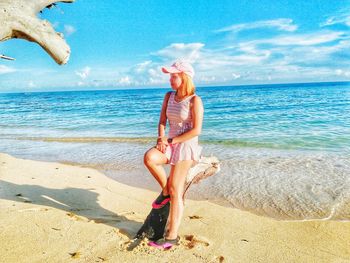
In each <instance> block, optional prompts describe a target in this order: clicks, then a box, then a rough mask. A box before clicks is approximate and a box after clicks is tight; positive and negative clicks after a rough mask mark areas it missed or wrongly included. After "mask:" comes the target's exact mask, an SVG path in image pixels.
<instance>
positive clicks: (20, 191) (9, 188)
mask: <svg viewBox="0 0 350 263" xmlns="http://www.w3.org/2000/svg"><path fill="white" fill-rule="evenodd" d="M94 190H95V189H93V188H91V189H79V188H64V189H54V188H46V187H42V186H39V185H35V184H33V185H18V184H14V183H10V182H6V181H1V180H0V199H6V200H11V201H15V202H22V203H32V204H35V205H42V206H49V207H53V208H56V209H60V210H63V211H66V212H67V213H66V215H67V217H70V218H71V219H73V220H77V221H88V222H89V221H94V222H95V223H97V224H105V225H108V226H112V227H115V228H118V229H119V232H120V233H121V234H123V235H126V236H127V237H128V238H130V239H132V238H133V237H134V236H135V235H136V232H137V231H138V229H139V228H140V227H141V226H142V222H137V221H133V220H130V219H128V218H127V217H126V215H128V214H134V212H133V211H132V210H130V211H127V212H125V213H123V214H122V215H118V214H116V213H113V212H112V211H109V210H107V209H105V208H103V207H101V206H100V204H99V203H98V196H99V194H98V193H96V192H94ZM110 201H111V202H116V201H117V200H110ZM24 210H25V209H24ZM29 210H30V209H29ZM38 210H40V211H45V208H44V207H43V209H38Z"/></svg>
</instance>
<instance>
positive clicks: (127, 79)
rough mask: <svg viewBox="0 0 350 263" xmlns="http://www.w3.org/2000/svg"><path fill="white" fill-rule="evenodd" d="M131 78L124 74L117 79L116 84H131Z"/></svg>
mask: <svg viewBox="0 0 350 263" xmlns="http://www.w3.org/2000/svg"><path fill="white" fill-rule="evenodd" d="M132 83H133V82H132V80H131V78H130V76H124V77H121V78H120V79H118V80H117V85H122V86H123V85H130V84H132Z"/></svg>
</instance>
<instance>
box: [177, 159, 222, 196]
mask: <svg viewBox="0 0 350 263" xmlns="http://www.w3.org/2000/svg"><path fill="white" fill-rule="evenodd" d="M219 171H220V162H219V160H218V158H217V157H215V156H211V157H202V158H201V159H200V160H199V162H198V164H197V165H195V166H194V167H192V168H191V169H190V171H189V172H188V175H187V177H186V183H185V191H184V194H183V196H184V197H185V194H186V192H187V191H188V189H189V188H190V186H191V185H192V184H198V183H199V182H200V181H201V180H203V179H205V178H207V177H209V176H212V175H214V174H216V173H218V172H219Z"/></svg>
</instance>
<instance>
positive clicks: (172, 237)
mask: <svg viewBox="0 0 350 263" xmlns="http://www.w3.org/2000/svg"><path fill="white" fill-rule="evenodd" d="M165 238H166V239H176V238H177V233H170V232H168V233H166V235H165Z"/></svg>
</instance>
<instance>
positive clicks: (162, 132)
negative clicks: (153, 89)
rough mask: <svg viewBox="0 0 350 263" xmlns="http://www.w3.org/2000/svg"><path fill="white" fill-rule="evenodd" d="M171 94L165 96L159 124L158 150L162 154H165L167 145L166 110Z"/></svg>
mask: <svg viewBox="0 0 350 263" xmlns="http://www.w3.org/2000/svg"><path fill="white" fill-rule="evenodd" d="M170 94H171V92H167V93H166V94H165V96H164V100H163V105H162V109H161V112H160V117H159V123H158V139H157V146H156V147H157V149H158V150H159V151H161V152H163V153H164V152H165V149H166V145H167V144H168V143H167V141H166V140H167V138H166V137H165V128H166V121H167V117H166V109H167V107H168V100H169V97H170Z"/></svg>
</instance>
